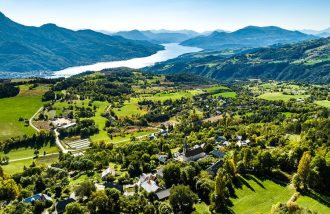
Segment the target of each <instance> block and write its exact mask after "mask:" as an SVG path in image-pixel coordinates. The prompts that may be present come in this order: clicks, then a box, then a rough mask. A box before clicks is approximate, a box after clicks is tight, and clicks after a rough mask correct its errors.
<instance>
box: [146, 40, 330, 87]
mask: <svg viewBox="0 0 330 214" xmlns="http://www.w3.org/2000/svg"><path fill="white" fill-rule="evenodd" d="M145 70H147V71H151V72H155V73H165V74H169V73H179V72H191V73H194V74H198V75H202V76H206V77H211V78H214V79H217V80H221V81H225V80H234V79H248V78H261V79H276V80H301V81H307V82H320V83H329V82H330V38H326V39H317V40H312V41H305V42H302V43H298V44H293V45H285V46H281V47H272V48H261V49H255V50H251V51H250V52H249V51H247V53H240V54H236V55H229V56H226V55H224V54H223V51H222V52H221V51H214V52H201V53H194V54H186V55H183V56H181V57H178V58H176V59H173V60H169V61H166V62H163V63H158V64H156V65H155V66H153V67H150V68H146V69H145Z"/></svg>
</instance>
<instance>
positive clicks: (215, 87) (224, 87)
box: [205, 85, 229, 92]
mask: <svg viewBox="0 0 330 214" xmlns="http://www.w3.org/2000/svg"><path fill="white" fill-rule="evenodd" d="M228 89H229V88H228V87H226V86H222V85H217V86H212V87H210V88H206V89H205V90H206V91H207V92H215V91H218V90H228Z"/></svg>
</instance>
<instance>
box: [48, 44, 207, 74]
mask: <svg viewBox="0 0 330 214" xmlns="http://www.w3.org/2000/svg"><path fill="white" fill-rule="evenodd" d="M163 46H164V47H165V49H164V50H161V51H158V52H157V53H155V54H153V55H151V56H147V57H141V58H134V59H129V60H122V61H111V62H99V63H95V64H92V65H84V66H75V67H70V68H66V69H63V70H60V71H55V72H54V74H53V77H69V76H72V75H75V74H79V73H82V72H85V71H100V70H103V69H106V68H118V67H128V68H143V67H147V66H151V65H154V64H155V63H157V62H163V61H166V60H169V59H173V58H176V57H178V56H180V55H182V54H185V53H192V52H198V51H201V50H202V49H200V48H196V47H188V46H182V45H179V44H178V43H170V44H163Z"/></svg>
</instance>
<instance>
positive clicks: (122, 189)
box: [104, 182, 124, 193]
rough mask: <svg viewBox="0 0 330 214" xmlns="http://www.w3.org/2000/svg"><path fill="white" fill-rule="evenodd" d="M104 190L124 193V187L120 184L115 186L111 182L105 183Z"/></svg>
mask: <svg viewBox="0 0 330 214" xmlns="http://www.w3.org/2000/svg"><path fill="white" fill-rule="evenodd" d="M104 187H105V188H114V189H117V190H119V192H121V193H124V186H123V185H120V184H115V183H113V182H107V183H105V184H104Z"/></svg>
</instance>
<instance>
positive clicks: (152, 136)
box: [149, 133, 157, 140]
mask: <svg viewBox="0 0 330 214" xmlns="http://www.w3.org/2000/svg"><path fill="white" fill-rule="evenodd" d="M149 139H150V140H154V139H157V138H156V136H155V133H152V134H150V135H149Z"/></svg>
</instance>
